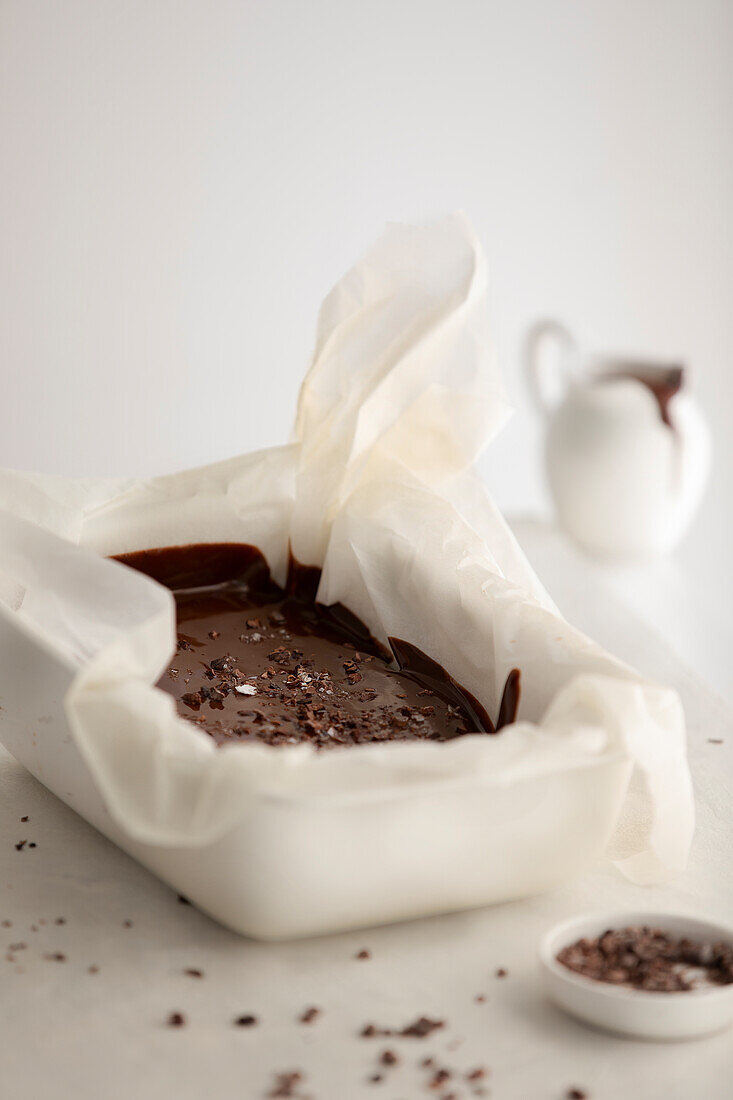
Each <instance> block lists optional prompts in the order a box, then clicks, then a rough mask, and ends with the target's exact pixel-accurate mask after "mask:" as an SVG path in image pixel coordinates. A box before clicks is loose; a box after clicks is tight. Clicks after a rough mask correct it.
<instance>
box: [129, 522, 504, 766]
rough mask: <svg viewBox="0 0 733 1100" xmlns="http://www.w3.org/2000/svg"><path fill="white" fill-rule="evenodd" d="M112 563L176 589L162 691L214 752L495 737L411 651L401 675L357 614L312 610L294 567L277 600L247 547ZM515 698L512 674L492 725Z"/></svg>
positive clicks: (309, 577) (398, 645)
mask: <svg viewBox="0 0 733 1100" xmlns="http://www.w3.org/2000/svg"><path fill="white" fill-rule="evenodd" d="M118 560H119V561H122V562H123V563H124V564H126V565H129V566H131V567H132V568H134V569H137V570H139V571H140V572H143V573H146V574H148V575H149V576H151V577H154V578H155V579H156V580H158V581H160V582H161V583H162V584H165V585H166V586H167V587H169V588H171V589H172V591H173V593H174V596H175V600H176V608H177V618H178V646H177V651H176V655H175V657H174V659H173V660H172V661H171V665H170V667H169V668H168V669H167V670H166V672H165V673H164V674H163V676H162V677H161V679H160V681H159V683H158V687H160V688H162V689H163V690H164V691H167V692H169V693H170V694H171V695H173V696H174V698H175V699H176V702H177V705H178V710H179V712H180V714H181V715H183V716H184V717H185V718H187V719H189V720H190V721H192V722H195V723H197V724H198V725H200V726H201V728H202V729H204V730H205V731H206V732H207V733H208V734H209V735H210V736H211V737H213V738H214V740H215V741H216V742H217V743H218V744H224V743H227V742H231V741H245V740H258V741H262V742H265V743H266V744H269V745H281V744H295V743H298V742H301V741H308V742H309V743H311V744H312V745H313V746H315V747H316V748H318V749H324V748H332V747H336V746H339V745H341V746H343V745H355V744H363V743H365V742H374V741H395V740H398V741H405V740H416V739H418V740H437V741H446V740H450V739H452V738H454V737H460V736H461V735H462V734H465V733H475V732H486V733H493V732H495V730H494V726H493V724H492V722H491V720H490V718H489V716H488V715H487V713H486V711H485V710H484V708H483V707H482V706H481V704H480V703H479V702H478V701H477V700H476V699H475V698H474V697H473V696H472V695H471V694H470V693H469V692H468V691H466V690H465V689H463V688H462V687H461V686H460V685H459V684H457V683H456V682H455V681H454V680H453V679H452V677H450V676H449V675H448V673H447V672H446V671H445V670H444V669H443V668H442V667H441V666H440V665H439V664H437V663H436V662H435V661H432V660H431V659H430V658H429V657H428V656H426V655H425V654H424V653H422V652H421V651H420V650H419V649H417V648H416V647H415V646H412V645H410V643H408V642H405V641H401V640H399V639H390V644H391V646H392V650H393V654H394V659H395V660H396V662H397V664H398V665H399V666H400V667H399V670H396V669H395V668H394V667H393V665H392V663H391V662H392V654H389V653H386V652H385V651H384V649H383V648H382V647H381V646H380V645H379V643H378V642H377V641H376V640H375V639H374V638H372V637H371V635H370V634H369V631H368V630H367V628H366V627H365V626H364V624H363V623H362V622H361V621H360V620H359V619H357V618H356V616H354V615H352V614H351V613H350V612H349V611H348V610H347V609H346V608H344V607H341V606H340V605H335V606H333V607H329V608H325V607H322V606H320V605H317V604H316V603H315V602H314V596H315V591H316V588H317V585H318V578H319V576H320V573H319V570H317V569H313V568H306V567H303V566H300V565H298V564H297V563H296V562H294V561H291V566H290V571H289V576H288V583H287V588H286V590H283V589H282V588H280V587H279V586H278V585H277V584H275V582H274V581H273V580H272V578H271V576H270V572H269V569H268V567H267V564H266V562H265V560H264V558H263V557H262V555H261V553H260V552H259V550H257V549H256V548H255V547H251V546H243V545H239V544H213V545H201V546H182V547H169V548H166V549H161V550H143V551H139V552H137V553H133V554H124V555H120V556H119V558H118ZM518 699H519V673H518V672H517V671H516V670H514V671H513V672H512V673H511V674H510V676H509V678H508V680H507V686H506V688H505V692H504V698H503V699H502V704H501V708H500V716H499V722H498V725H499V726H501V725H506V724H508V723H509V722H511V721H513V720H514V718H515V716H516V709H517V705H518Z"/></svg>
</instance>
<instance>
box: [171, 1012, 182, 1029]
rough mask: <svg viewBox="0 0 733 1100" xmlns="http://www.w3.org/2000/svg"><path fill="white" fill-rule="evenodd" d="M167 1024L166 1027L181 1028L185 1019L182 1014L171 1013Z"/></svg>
mask: <svg viewBox="0 0 733 1100" xmlns="http://www.w3.org/2000/svg"><path fill="white" fill-rule="evenodd" d="M167 1022H168V1027H183V1026H184V1024H185V1023H186V1017H185V1016H184V1015H183V1013H182V1012H171V1014H170V1016H169V1017H168V1021H167Z"/></svg>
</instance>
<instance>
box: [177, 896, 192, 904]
mask: <svg viewBox="0 0 733 1100" xmlns="http://www.w3.org/2000/svg"><path fill="white" fill-rule="evenodd" d="M178 901H179V903H180V904H181V905H190V904H191V902H190V901H189V900H188V898H187V897H184V896H183V894H179V895H178Z"/></svg>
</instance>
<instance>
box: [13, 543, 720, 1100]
mask: <svg viewBox="0 0 733 1100" xmlns="http://www.w3.org/2000/svg"><path fill="white" fill-rule="evenodd" d="M517 530H518V533H519V535H520V538H521V539H522V541H523V543H524V544H525V545H526V547H527V550H528V553H529V555H530V557H531V559H532V561H533V563H534V564H535V566H536V567H537V569H538V571H539V573H540V575H541V576H542V577H543V579H544V580H545V582H546V584H547V586H548V588H549V589H550V591H551V592H552V594H553V595H554V596H555V598H556V600H557V602H558V604H559V606H560V607H561V609H562V610H563V612H564V613H565V614H566V615H567V616H568V618H571V619H572V620H574V621H575V622H576V623H577V624H578V625H580V626H581V627H582V628H583V629H585V630H586V631H587V632H588V633H592V634H593V635H594V636H595V637H596V638H598V640H599V641H600V642H602V643H603V644H604V645H606V646H607V647H608V648H609V649H611V650H612V651H614V652H615V653H617V654H618V655H619V656H620V657H622V658H624V659H626V660H628V661H630V662H632V663H633V664H635V665H636V666H637V667H639V668H640V669H641V670H642V671H643V672H645V673H647V674H648V675H650V676H652V677H655V678H657V679H660V680H663V681H666V682H669V683H672V684H674V685H675V686H676V687H677V689H678V690H679V692H680V694H681V696H682V699H683V703H684V705H685V709H686V713H687V718H688V725H689V734H690V759H691V765H692V768H693V774H694V779H695V787H696V795H697V800H698V829H697V834H696V838H695V843H694V849H693V854H692V858H691V861H690V867H689V870H688V872H687V874H686V875H685V876H684V877H683V878H682V879H681V880H680V881H678V882H677V883H675V884H674V885H673V886H672V887H670V888H668V889H664V890H662V889H642V888H639V887H634V886H632V885H630V884H629V883H627V882H625V881H624V880H623V879H621V878H620V877H619V875H618V874H616V872H615V871H613V870H612V869H611V868H607V867H599V868H597V869H595V870H594V871H592V872H591V873H589V874H587V875H586V876H584V877H583V878H582V879H581V880H579V881H577V882H574V883H571V884H568V885H567V886H566V887H564V888H563V889H560V890H556V891H554V892H553V893H551V894H547V895H544V896H542V897H538V898H534V899H529V900H526V901H522V902H516V903H513V904H508V905H501V906H497V907H494V908H490V909H484V910H478V911H474V912H469V913H461V914H455V915H451V916H447V917H440V918H433V919H426V920H422V921H414V922H411V923H405V924H401V925H396V926H392V927H386V928H378V929H371V930H367V931H364V932H360V933H348V934H344V935H339V936H331V937H327V938H325V937H324V938H320V939H314V940H309V941H301V942H295V943H285V944H261V943H255V942H252V941H248V940H245V939H242V938H239V937H237V936H236V935H234V934H233V933H231V932H228V931H225V930H224V929H222V928H219V927H218V926H217V925H215V924H214V923H213V922H212V921H211V920H209V919H208V918H206V917H204V916H203V915H201V914H199V913H198V912H196V910H195V909H193V908H192V907H190V906H186V905H183V904H181V903H179V902H178V900H177V899H176V896H175V894H173V893H171V891H170V890H169V889H168V888H167V887H165V886H163V885H162V884H161V883H159V882H158V881H157V880H156V879H154V878H153V877H152V876H151V875H150V874H149V873H148V872H147V871H144V870H143V869H142V868H140V867H138V866H137V865H136V864H135V863H133V861H132V860H131V859H129V858H128V857H127V856H125V855H123V854H122V853H121V852H120V851H118V850H117V849H116V848H115V847H114V846H113V845H111V844H110V843H109V842H108V841H106V840H104V839H103V838H102V837H100V836H99V835H98V834H97V833H96V832H94V830H93V829H91V828H90V827H89V826H88V825H86V824H85V823H84V822H83V821H82V820H80V819H79V818H78V817H76V815H75V814H74V813H72V812H71V811H70V810H68V809H67V808H66V807H65V806H63V805H62V804H61V803H60V802H58V801H57V800H56V799H55V798H54V797H53V796H51V795H50V794H48V793H47V792H46V791H45V790H44V788H43V787H41V786H40V784H38V783H37V782H36V781H35V780H33V779H32V778H31V777H30V776H29V775H28V774H27V773H26V772H25V771H24V770H23V769H22V768H21V767H20V766H19V765H17V764H16V763H15V762H14V761H13V760H12V759H11V758H10V757H8V756H7V755H6V754H4V753H2V754H1V755H0V828H1V829H2V843H1V844H0V921H4V922H7V921H10V922H12V923H11V926H9V927H8V926H6V925H4V924H1V925H0V933H1V935H2V940H0V943H2V945H3V947H4V948H6V949H9V946H10V945H11V944H15V945H16V947H15V948H14V949H12V950H8V951H7V956H6V959H5V961H4V962H2V966H3V970H2V982H1V984H0V989H1V990H2V993H1V994H0V1056H1V1060H0V1082H2V1084H1V1085H0V1096H2V1097H3V1098H4V1097H6V1096H7V1097H8V1098H9V1100H10V1098H11V1097H12V1098H17V1100H51V1098H53V1100H66V1098H69V1100H71V1098H73V1100H123V1098H124V1100H129V1098H130V1097H135V1098H136V1100H153V1098H154V1100H167V1098H168V1097H171V1098H173V1097H175V1098H176V1100H200V1098H202V1097H205V1096H209V1095H210V1096H212V1097H214V1096H215V1097H217V1100H235V1098H236V1100H250V1098H251V1100H256V1098H258V1097H262V1096H266V1095H267V1092H268V1090H269V1089H270V1087H271V1085H272V1082H273V1078H274V1073H275V1072H276V1071H286V1070H291V1069H293V1070H296V1069H297V1070H301V1071H302V1072H303V1073H304V1075H305V1080H304V1082H303V1084H302V1085H301V1086H299V1089H298V1090H297V1091H296V1093H294V1094H293V1095H297V1096H303V1097H304V1096H312V1097H313V1098H314V1100H362V1098H367V1097H382V1098H383V1100H419V1097H420V1096H426V1097H427V1096H434V1097H435V1096H437V1097H447V1096H448V1095H450V1094H451V1093H453V1094H454V1095H455V1096H456V1098H457V1100H458V1098H461V1100H463V1098H465V1100H468V1098H470V1097H472V1096H473V1095H474V1093H473V1092H472V1089H471V1087H470V1086H469V1084H468V1083H467V1082H466V1081H465V1079H463V1077H462V1074H463V1073H464V1072H465V1071H466V1070H470V1069H472V1068H474V1067H477V1066H486V1067H490V1069H491V1076H490V1078H489V1080H488V1089H489V1092H490V1095H491V1096H492V1097H494V1098H495V1100H543V1098H547V1100H560V1098H562V1097H564V1096H565V1095H566V1092H567V1090H568V1089H569V1088H570V1087H573V1086H575V1087H578V1088H582V1089H583V1090H585V1091H586V1093H587V1094H588V1096H589V1097H591V1098H592V1100H618V1097H619V1096H624V1097H628V1098H629V1100H660V1098H661V1097H665V1100H690V1098H692V1097H694V1098H695V1100H725V1098H726V1097H729V1096H733V1086H732V1085H731V1083H730V1082H731V1077H732V1071H733V1032H728V1033H724V1034H722V1035H718V1036H714V1037H711V1038H708V1039H704V1040H699V1041H697V1042H696V1043H694V1044H684V1043H683V1044H655V1043H642V1042H633V1041H626V1040H622V1039H618V1038H613V1037H611V1036H608V1035H605V1034H602V1033H599V1032H595V1031H592V1030H590V1029H588V1028H585V1027H583V1026H581V1025H580V1024H577V1023H575V1022H574V1021H573V1020H571V1019H570V1018H568V1017H565V1016H564V1015H563V1014H562V1013H561V1012H559V1011H558V1010H556V1009H555V1008H554V1007H553V1006H552V1005H550V1004H548V1003H547V1002H546V1001H545V1000H544V998H543V996H542V993H541V990H540V986H539V982H538V972H537V964H536V958H535V953H536V945H537V941H538V939H539V936H540V935H541V933H542V931H543V930H544V929H545V928H547V927H548V926H549V925H551V924H553V923H554V922H555V921H557V920H560V919H562V918H564V917H567V916H570V915H572V914H574V913H577V912H581V911H584V910H588V909H596V908H598V909H622V908H661V909H679V910H682V911H685V912H690V913H703V914H707V915H711V916H717V917H720V918H721V919H723V920H730V919H731V917H733V862H732V861H731V859H730V855H729V849H730V836H731V826H733V713H732V712H731V711H730V710H729V709H728V707H727V706H726V704H725V703H724V702H723V701H722V700H721V699H719V698H718V697H717V696H716V695H715V694H714V693H713V692H711V691H710V690H709V689H708V688H707V687H705V686H704V685H703V683H702V681H701V680H700V678H699V676H697V675H695V674H693V673H691V672H690V671H688V670H687V669H686V667H685V665H684V664H683V663H682V662H681V661H680V659H679V658H678V657H677V656H676V655H675V653H674V652H673V651H672V650H671V649H670V648H668V647H667V645H666V644H665V642H663V641H662V640H661V638H660V637H659V636H658V635H657V634H655V633H654V632H653V631H652V630H651V629H650V628H649V626H648V625H647V624H646V623H644V622H642V621H639V620H637V619H635V618H634V617H633V616H632V615H631V614H630V613H629V611H628V609H627V608H626V607H625V606H624V602H623V600H624V599H630V600H634V602H635V603H636V606H637V608H639V607H642V604H643V600H639V599H638V591H637V592H635V590H634V584H637V585H639V591H642V592H644V591H646V589H647V587H648V585H647V586H646V587H645V584H644V582H643V581H639V580H637V581H634V582H633V583H631V582H628V581H627V582H619V580H618V577H617V576H615V575H610V574H608V573H607V572H606V571H605V570H603V569H601V568H598V567H595V566H592V565H590V564H589V563H587V562H586V561H585V560H584V559H583V558H581V557H580V556H579V555H576V554H575V553H574V552H573V551H571V550H570V549H569V547H567V545H566V544H565V543H564V542H563V540H562V539H560V537H559V536H557V535H556V534H555V533H553V532H552V531H551V530H548V529H546V528H544V527H542V526H541V525H538V524H534V523H521V524H518V525H517ZM624 583H626V588H624ZM649 583H650V584H651V587H652V588H653V587H654V586H653V583H652V582H651V581H650V582H649ZM611 588H613V589H614V591H615V593H616V594H614V595H612V594H611ZM619 592H620V593H621V597H622V598H621V599H619V598H618V593H619ZM654 598H655V599H656V598H659V597H654ZM642 610H643V607H642ZM692 625H693V627H694V625H695V624H694V622H693V624H692ZM663 626H664V624H663ZM698 627H699V624H698ZM665 632H666V634H667V638H668V640H669V637H670V635H671V634H672V633H673V632H671V631H670V630H669V629H667V628H666V627H665ZM693 636H694V635H693ZM684 637H686V638H689V637H690V635H689V632H687V631H686V632H685V634H684ZM693 656H694V654H693ZM688 660H689V654H688ZM700 667H701V668H707V667H709V666H708V665H707V664H706V663H705V659H703V660H702V663H701V666H700ZM710 739H715V740H714V741H711V740H710ZM720 739H722V741H723V743H722V744H718V743H717V741H718V740H720ZM0 753H1V750H0ZM26 815H27V816H28V818H29V820H28V821H27V823H21V817H23V816H26ZM23 839H25V840H27V841H33V842H34V843H35V844H36V845H37V847H35V848H30V847H29V846H28V845H26V846H25V847H24V848H23V849H22V850H21V851H17V850H16V848H15V843H16V842H17V841H20V840H23ZM500 842H501V838H500V837H497V843H500ZM57 918H63V919H64V921H65V923H63V924H57V923H55V921H56V919H57ZM125 921H131V922H132V926H131V927H126V926H125V923H124V922H125ZM19 944H25V945H27V946H25V947H19V946H17V945H19ZM363 947H367V948H368V949H369V950H370V951H371V958H369V959H367V960H358V959H356V958H355V955H356V953H357V952H358V951H359V949H361V948H363ZM57 952H60V953H62V954H63V955H64V956H65V958H64V961H59V960H55V959H53V958H49V957H47V956H49V955H53V954H54V953H57ZM90 966H97V967H98V968H99V971H98V973H90V972H89V967H90ZM500 967H503V968H505V969H506V970H507V971H508V974H507V976H506V977H503V978H498V977H496V976H495V971H496V970H497V968H500ZM186 968H197V969H200V970H202V971H203V972H204V976H203V977H202V978H196V977H191V976H188V975H186V974H185V973H184V970H185V969H186ZM477 995H484V996H485V998H486V999H485V1001H484V1002H482V1003H479V1002H477V1001H476V997H477ZM310 1005H315V1006H318V1007H319V1008H321V1009H322V1010H323V1011H322V1015H321V1016H320V1017H319V1018H318V1019H317V1020H315V1021H314V1022H313V1023H311V1024H302V1023H299V1022H298V1016H299V1015H300V1014H301V1013H302V1012H303V1010H304V1009H305V1008H307V1007H308V1006H310ZM173 1011H180V1012H182V1013H184V1014H185V1017H186V1026H185V1027H183V1028H180V1029H173V1028H169V1027H167V1026H166V1025H165V1021H166V1018H167V1017H168V1015H169V1014H170V1013H171V1012H173ZM246 1013H253V1014H255V1015H256V1016H257V1017H258V1023H257V1025H256V1026H254V1027H251V1028H237V1027H234V1026H233V1024H232V1021H233V1019H234V1017H235V1016H238V1015H241V1014H246ZM423 1014H424V1015H427V1016H433V1017H437V1018H440V1019H443V1020H445V1021H446V1025H445V1027H444V1028H443V1029H442V1030H439V1031H436V1032H435V1033H434V1034H433V1035H432V1036H430V1037H429V1038H426V1039H422V1040H418V1039H410V1038H401V1039H388V1040H380V1039H365V1038H360V1037H359V1036H358V1032H359V1031H360V1029H361V1027H362V1026H363V1025H364V1024H365V1023H368V1022H374V1023H375V1024H377V1025H382V1026H391V1027H395V1028H400V1027H402V1026H404V1025H405V1024H408V1023H409V1022H411V1021H412V1020H414V1019H415V1018H416V1017H418V1016H420V1015H423ZM386 1048H389V1049H392V1050H394V1051H395V1052H396V1053H397V1054H398V1056H399V1059H400V1065H399V1066H397V1067H395V1068H392V1069H384V1070H380V1067H379V1066H378V1065H377V1059H378V1055H379V1054H380V1052H381V1051H382V1050H384V1049H386ZM426 1057H432V1058H434V1059H435V1061H436V1064H437V1065H439V1066H446V1067H447V1068H449V1069H451V1070H453V1071H456V1073H457V1076H455V1077H454V1078H453V1079H452V1080H451V1081H448V1082H447V1083H446V1085H445V1087H444V1088H443V1089H442V1090H435V1091H432V1090H429V1089H427V1088H426V1087H425V1086H426V1082H427V1081H428V1080H429V1073H428V1071H426V1070H424V1069H421V1068H419V1062H420V1061H421V1060H422V1059H424V1058H426ZM379 1072H382V1073H383V1074H384V1080H382V1081H381V1082H379V1083H371V1082H370V1081H369V1080H368V1078H369V1077H370V1076H372V1075H373V1074H375V1073H379Z"/></svg>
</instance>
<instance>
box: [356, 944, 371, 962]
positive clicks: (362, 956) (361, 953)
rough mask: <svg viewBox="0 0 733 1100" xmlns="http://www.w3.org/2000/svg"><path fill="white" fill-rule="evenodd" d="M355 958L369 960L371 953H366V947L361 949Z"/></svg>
mask: <svg viewBox="0 0 733 1100" xmlns="http://www.w3.org/2000/svg"><path fill="white" fill-rule="evenodd" d="M356 957H357V959H371V957H372V953H371V951H367V949H366V947H363V948H362V949H361V951H358V952H357V955H356Z"/></svg>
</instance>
